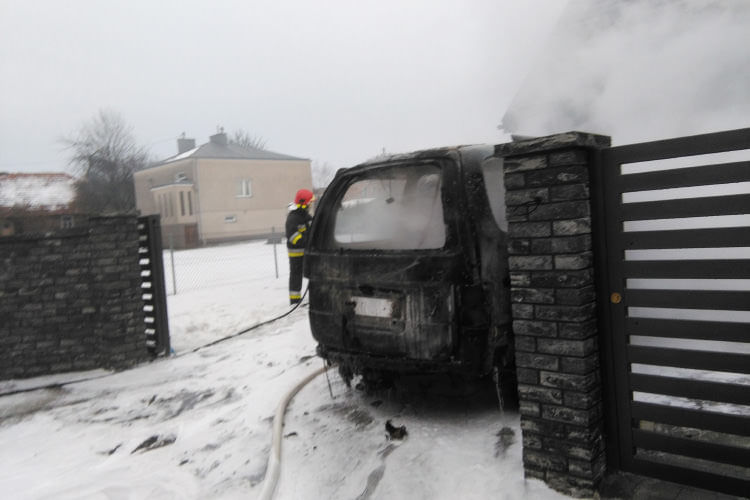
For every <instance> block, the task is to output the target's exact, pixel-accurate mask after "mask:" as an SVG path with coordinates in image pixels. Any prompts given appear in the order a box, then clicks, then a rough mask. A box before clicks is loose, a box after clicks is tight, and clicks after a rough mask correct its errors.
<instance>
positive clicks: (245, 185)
mask: <svg viewBox="0 0 750 500" xmlns="http://www.w3.org/2000/svg"><path fill="white" fill-rule="evenodd" d="M252 196H253V183H252V181H251V180H250V179H240V180H239V182H238V183H237V198H250V197H252Z"/></svg>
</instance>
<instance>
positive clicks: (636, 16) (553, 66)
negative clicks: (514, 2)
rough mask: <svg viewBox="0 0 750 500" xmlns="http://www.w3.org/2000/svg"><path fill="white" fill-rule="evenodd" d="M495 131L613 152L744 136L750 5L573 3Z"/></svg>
mask: <svg viewBox="0 0 750 500" xmlns="http://www.w3.org/2000/svg"><path fill="white" fill-rule="evenodd" d="M502 123H503V127H504V129H507V130H508V131H510V132H512V133H517V134H521V135H546V134H551V133H557V132H562V131H566V130H583V131H586V132H595V133H600V134H605V135H609V136H611V137H612V142H613V144H629V143H633V142H641V141H650V140H658V139H664V138H669V137H678V136H682V135H692V134H699V133H705V132H715V131H721V130H727V129H735V128H744V127H750V0H659V1H656V0H629V1H627V2H625V1H622V0H570V2H569V3H568V5H567V7H566V9H565V11H564V13H563V15H562V16H561V17H560V21H559V23H558V24H557V25H556V27H555V29H554V30H553V32H552V33H551V34H550V35H549V36H548V39H547V43H546V44H545V47H544V51H543V52H541V53H540V56H539V57H538V58H537V60H536V61H535V62H534V65H533V67H532V69H531V70H530V72H529V75H528V76H527V77H526V78H525V79H524V81H523V84H522V85H521V86H520V90H519V93H518V94H517V95H516V97H515V98H514V99H513V101H512V104H511V106H510V107H509V110H508V112H507V114H506V115H505V116H504V117H503V120H502Z"/></svg>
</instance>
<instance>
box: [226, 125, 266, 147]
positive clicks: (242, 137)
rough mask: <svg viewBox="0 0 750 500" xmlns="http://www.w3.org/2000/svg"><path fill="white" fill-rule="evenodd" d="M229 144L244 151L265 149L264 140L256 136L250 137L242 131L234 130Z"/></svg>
mask: <svg viewBox="0 0 750 500" xmlns="http://www.w3.org/2000/svg"><path fill="white" fill-rule="evenodd" d="M229 142H231V143H232V144H237V145H238V146H242V147H243V148H246V149H266V140H265V139H264V138H262V137H261V136H258V135H251V134H250V133H249V132H246V131H245V130H243V129H237V130H235V131H234V133H233V134H232V138H231V139H229Z"/></svg>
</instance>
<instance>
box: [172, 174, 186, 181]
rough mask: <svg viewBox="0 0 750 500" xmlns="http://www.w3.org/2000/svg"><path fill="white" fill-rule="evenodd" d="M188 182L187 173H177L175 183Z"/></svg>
mask: <svg viewBox="0 0 750 500" xmlns="http://www.w3.org/2000/svg"><path fill="white" fill-rule="evenodd" d="M186 180H188V178H187V175H185V172H177V173H176V174H174V181H175V182H185V181H186Z"/></svg>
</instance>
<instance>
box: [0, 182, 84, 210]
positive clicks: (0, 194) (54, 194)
mask: <svg viewBox="0 0 750 500" xmlns="http://www.w3.org/2000/svg"><path fill="white" fill-rule="evenodd" d="M74 183H75V179H73V177H71V176H70V175H68V174H64V173H44V174H38V173H35V174H19V173H16V174H0V207H13V206H26V207H31V208H38V209H44V210H60V209H63V208H67V207H68V206H69V205H70V203H71V202H72V201H73V198H74V196H75V188H74Z"/></svg>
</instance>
